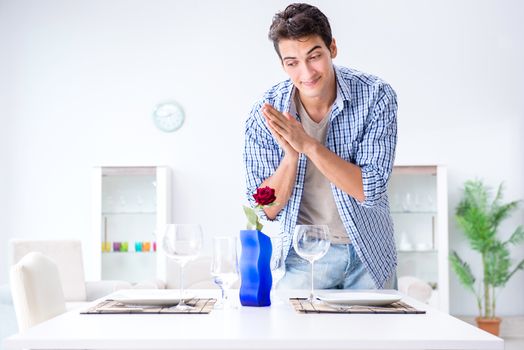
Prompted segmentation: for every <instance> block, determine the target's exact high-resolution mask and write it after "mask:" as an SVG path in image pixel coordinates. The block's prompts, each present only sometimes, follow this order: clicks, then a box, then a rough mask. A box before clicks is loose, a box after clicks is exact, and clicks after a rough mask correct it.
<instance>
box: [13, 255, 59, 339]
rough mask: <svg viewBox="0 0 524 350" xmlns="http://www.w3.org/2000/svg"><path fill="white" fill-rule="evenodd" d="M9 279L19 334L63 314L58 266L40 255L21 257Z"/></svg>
mask: <svg viewBox="0 0 524 350" xmlns="http://www.w3.org/2000/svg"><path fill="white" fill-rule="evenodd" d="M9 279H10V284H11V294H12V298H13V305H14V309H15V313H16V319H17V323H18V330H19V332H23V331H24V330H26V329H27V328H30V327H32V326H34V325H36V324H38V323H40V322H43V321H45V320H48V319H50V318H52V317H55V316H57V315H59V314H61V313H63V312H65V311H66V305H65V298H64V292H63V290H62V282H61V280H60V273H59V271H58V267H57V265H56V264H55V263H54V262H53V260H51V259H50V258H48V257H47V256H45V255H44V254H42V253H39V252H31V253H29V254H27V255H26V256H24V257H23V258H22V259H21V260H20V261H19V262H18V263H16V264H15V265H13V266H11V269H10V274H9Z"/></svg>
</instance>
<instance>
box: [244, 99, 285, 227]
mask: <svg viewBox="0 0 524 350" xmlns="http://www.w3.org/2000/svg"><path fill="white" fill-rule="evenodd" d="M264 102H265V101H261V102H259V103H257V104H255V105H254V106H253V109H252V110H251V112H250V113H249V117H248V119H247V120H246V124H245V144H244V155H243V156H244V166H245V171H246V196H247V200H248V201H249V204H250V205H251V207H254V206H255V200H254V198H253V194H254V193H255V192H256V190H257V188H258V187H259V186H260V185H261V184H262V182H264V180H266V179H267V178H268V177H270V176H271V175H273V173H274V172H275V171H276V170H277V168H278V166H279V164H280V160H281V158H282V150H281V149H280V146H279V145H278V143H277V142H276V141H275V139H274V138H273V135H271V132H270V131H269V128H268V126H267V125H266V122H265V120H264V118H263V116H262V114H261V112H260V109H261V107H262V104H263V103H264ZM277 201H278V199H277ZM282 212H283V210H281V211H280V212H279V213H278V215H277V217H276V218H275V219H274V220H271V219H269V218H268V217H267V216H266V214H265V213H264V211H260V213H259V216H260V218H261V219H263V220H267V221H278V220H279V219H280V217H281V216H282Z"/></svg>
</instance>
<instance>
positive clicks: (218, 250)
mask: <svg viewBox="0 0 524 350" xmlns="http://www.w3.org/2000/svg"><path fill="white" fill-rule="evenodd" d="M237 244H238V239H237V237H233V236H217V237H213V261H212V263H211V275H212V276H213V281H214V282H215V283H216V284H217V285H218V286H219V287H220V290H221V291H222V298H221V300H220V301H219V302H218V303H217V304H215V307H216V308H224V309H226V308H231V307H232V306H231V303H230V301H229V289H230V288H231V285H232V284H233V283H235V282H236V281H237V280H238V274H239V270H238V254H237Z"/></svg>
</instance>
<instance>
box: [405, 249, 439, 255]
mask: <svg viewBox="0 0 524 350" xmlns="http://www.w3.org/2000/svg"><path fill="white" fill-rule="evenodd" d="M397 253H401V254H419V253H420V254H437V253H438V250H436V249H397Z"/></svg>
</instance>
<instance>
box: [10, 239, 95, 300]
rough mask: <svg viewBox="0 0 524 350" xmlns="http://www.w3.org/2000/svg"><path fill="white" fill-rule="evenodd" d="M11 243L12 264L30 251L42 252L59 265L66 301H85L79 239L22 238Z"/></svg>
mask: <svg viewBox="0 0 524 350" xmlns="http://www.w3.org/2000/svg"><path fill="white" fill-rule="evenodd" d="M9 244H10V247H9V248H10V265H14V264H16V263H17V262H18V261H20V259H22V258H23V257H24V256H25V255H26V254H28V253H30V252H40V253H43V254H44V255H45V256H47V257H49V258H51V259H52V260H53V261H54V262H55V263H56V265H57V267H58V272H59V274H60V279H61V280H62V288H63V291H64V296H65V300H66V301H85V300H86V299H87V296H86V285H85V276H84V263H83V258H82V244H81V242H80V241H79V240H22V239H13V240H11V241H10V242H9Z"/></svg>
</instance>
